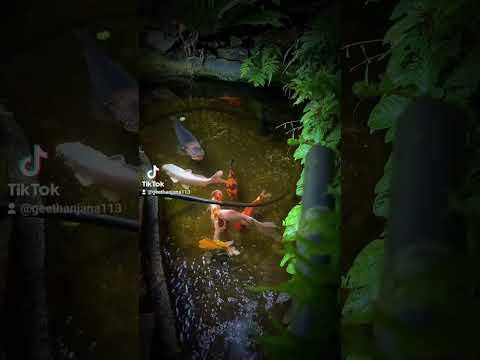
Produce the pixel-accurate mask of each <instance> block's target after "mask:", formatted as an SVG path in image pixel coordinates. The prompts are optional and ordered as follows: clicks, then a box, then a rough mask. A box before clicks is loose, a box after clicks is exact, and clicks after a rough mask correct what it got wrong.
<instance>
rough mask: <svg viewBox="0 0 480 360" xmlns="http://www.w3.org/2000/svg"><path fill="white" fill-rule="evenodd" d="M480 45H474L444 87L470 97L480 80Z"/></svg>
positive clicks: (457, 95)
mask: <svg viewBox="0 0 480 360" xmlns="http://www.w3.org/2000/svg"><path fill="white" fill-rule="evenodd" d="M479 64H480V46H476V47H474V48H473V49H472V50H471V51H470V52H469V53H468V55H467V56H466V57H465V59H463V61H462V62H461V63H460V64H459V65H458V66H457V67H456V68H455V70H454V71H453V72H452V74H451V75H450V76H449V77H448V78H447V80H446V81H445V84H444V86H443V88H444V89H445V91H446V92H448V93H449V94H454V95H455V96H456V97H465V98H466V97H469V96H471V95H472V94H473V93H474V92H475V91H476V90H477V88H478V85H479V82H480V66H479Z"/></svg>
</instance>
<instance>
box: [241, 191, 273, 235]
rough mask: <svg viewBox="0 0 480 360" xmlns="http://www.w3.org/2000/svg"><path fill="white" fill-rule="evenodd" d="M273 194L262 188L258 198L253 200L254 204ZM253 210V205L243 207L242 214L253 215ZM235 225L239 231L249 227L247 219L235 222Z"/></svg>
mask: <svg viewBox="0 0 480 360" xmlns="http://www.w3.org/2000/svg"><path fill="white" fill-rule="evenodd" d="M271 196H272V194H270V193H267V192H265V190H262V192H261V193H260V195H258V196H257V198H256V199H255V200H253V201H252V204H258V203H259V202H262V201H263V200H265V199H268V198H269V197H271ZM253 210H254V208H253V207H246V208H245V209H243V211H242V214H244V215H247V216H250V217H251V216H252V215H253ZM233 227H234V228H235V229H236V230H238V231H242V230H245V229H246V228H247V224H246V223H245V221H239V222H236V223H235V224H233Z"/></svg>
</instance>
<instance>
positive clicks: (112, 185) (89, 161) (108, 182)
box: [56, 142, 140, 201]
mask: <svg viewBox="0 0 480 360" xmlns="http://www.w3.org/2000/svg"><path fill="white" fill-rule="evenodd" d="M56 155H57V157H61V158H63V160H64V162H65V165H67V166H68V167H70V168H71V169H72V171H73V173H74V175H75V177H76V178H77V180H78V181H79V182H80V184H81V185H83V186H90V185H93V184H95V185H97V186H99V187H100V188H101V193H102V195H103V196H104V197H105V198H107V199H109V200H110V201H118V200H119V199H120V195H119V194H121V193H124V192H130V193H131V194H135V193H137V192H138V187H139V181H140V169H139V168H137V167H134V166H131V165H129V164H127V163H126V161H125V158H124V157H123V156H122V155H113V156H107V155H105V154H104V153H102V152H100V151H98V150H95V149H94V148H92V147H90V146H87V145H84V144H82V143H79V142H71V143H64V144H59V145H57V147H56Z"/></svg>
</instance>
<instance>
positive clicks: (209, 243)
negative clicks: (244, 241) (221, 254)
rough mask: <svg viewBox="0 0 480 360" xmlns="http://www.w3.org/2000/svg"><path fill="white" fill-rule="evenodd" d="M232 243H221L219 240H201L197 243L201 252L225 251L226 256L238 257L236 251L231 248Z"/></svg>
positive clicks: (238, 252)
mask: <svg viewBox="0 0 480 360" xmlns="http://www.w3.org/2000/svg"><path fill="white" fill-rule="evenodd" d="M232 244H233V241H221V240H211V239H206V238H204V239H201V240H199V242H198V247H199V248H200V249H202V250H225V251H226V252H227V254H228V256H233V255H239V254H240V251H238V250H237V249H236V248H235V247H234V246H232Z"/></svg>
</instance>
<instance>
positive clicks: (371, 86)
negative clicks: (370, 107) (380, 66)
mask: <svg viewBox="0 0 480 360" xmlns="http://www.w3.org/2000/svg"><path fill="white" fill-rule="evenodd" d="M352 91H353V93H354V94H355V96H357V97H359V98H365V97H373V96H380V95H381V91H380V89H379V84H378V83H372V82H368V81H365V80H362V81H357V82H356V83H354V84H353V86H352Z"/></svg>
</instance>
